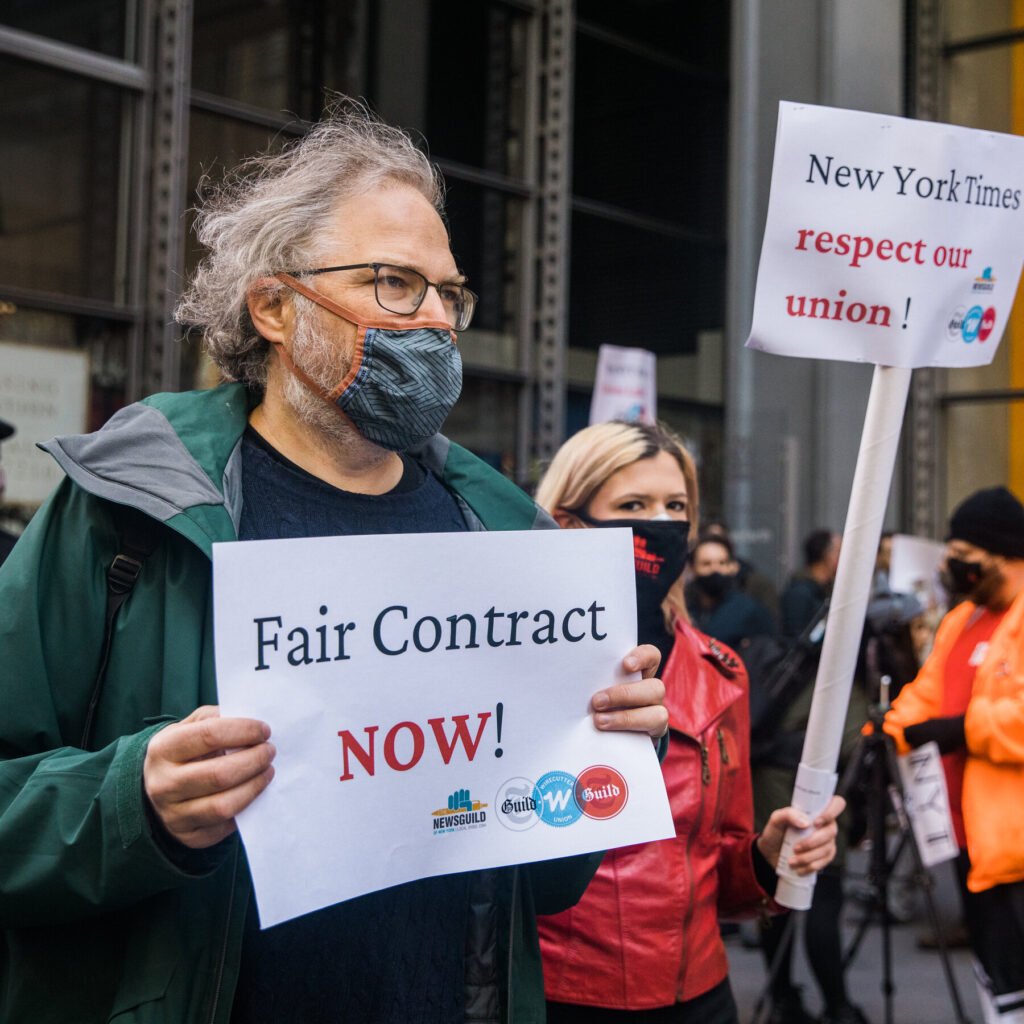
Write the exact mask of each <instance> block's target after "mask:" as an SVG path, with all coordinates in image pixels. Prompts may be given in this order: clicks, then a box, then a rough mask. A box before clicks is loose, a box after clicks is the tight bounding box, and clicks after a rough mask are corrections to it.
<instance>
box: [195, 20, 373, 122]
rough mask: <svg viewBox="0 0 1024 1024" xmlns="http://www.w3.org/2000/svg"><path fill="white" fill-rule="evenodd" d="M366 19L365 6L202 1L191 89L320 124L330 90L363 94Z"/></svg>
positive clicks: (196, 23) (196, 24)
mask: <svg viewBox="0 0 1024 1024" xmlns="http://www.w3.org/2000/svg"><path fill="white" fill-rule="evenodd" d="M367 12H368V5H367V4H366V3H365V2H360V0H349V2H337V3H330V4H327V3H323V2H322V0H292V2H290V3H263V4H258V5H254V4H253V3H252V2H251V0H201V2H199V3H197V4H196V5H195V15H194V18H195V21H194V29H193V38H194V44H193V51H192V86H193V88H195V89H199V90H202V91H203V92H208V93H212V94H214V95H216V96H220V97H224V98H226V99H231V100H236V101H239V102H241V103H246V104H249V105H251V106H253V107H260V108H263V109H265V110H268V111H272V112H274V113H282V112H284V111H289V112H291V113H293V114H295V115H296V116H297V117H299V118H305V119H314V118H316V117H317V116H318V115H319V113H320V111H321V109H322V104H323V101H324V91H325V90H332V91H336V92H343V93H345V94H347V95H358V94H360V92H361V91H362V90H361V83H362V79H363V74H362V60H363V59H365V47H366V32H367V18H368V13H367Z"/></svg>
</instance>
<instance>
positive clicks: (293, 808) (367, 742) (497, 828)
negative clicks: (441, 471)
mask: <svg viewBox="0 0 1024 1024" xmlns="http://www.w3.org/2000/svg"><path fill="white" fill-rule="evenodd" d="M213 563H214V616H215V632H216V663H217V685H218V691H219V701H220V707H221V714H222V715H225V716H242V717H253V718H258V719H261V720H263V721H266V722H267V723H268V724H269V725H270V727H271V731H272V737H271V740H272V742H273V743H274V745H275V746H276V747H277V757H276V759H275V762H274V765H275V769H276V774H275V777H274V779H273V781H272V782H271V784H270V786H269V787H268V788H267V789H266V790H265V791H264V793H262V794H261V795H260V797H258V798H257V800H256V801H255V802H254V803H253V804H252V805H251V806H250V807H249V808H247V809H246V810H245V811H244V812H243V813H242V814H241V815H240V816H239V819H238V823H239V829H240V831H241V834H242V839H243V841H244V843H245V847H246V854H247V857H248V860H249V865H250V868H251V871H252V877H253V882H254V886H255V891H256V899H257V904H258V907H259V915H260V923H261V926H262V927H264V928H266V927H269V926H270V925H273V924H277V923H279V922H281V921H285V920H288V919H289V918H292V917H296V916H298V915H300V914H304V913H307V912H309V911H312V910H316V909H319V908H321V907H324V906H328V905H330V904H333V903H337V902H340V901H342V900H347V899H350V898H352V897H355V896H359V895H362V894H364V893H367V892H373V891H376V890H379V889H383V888H387V887H389V886H392V885H397V884H399V883H402V882H407V881H411V880H414V879H417V878H424V877H429V876H433V875H439V874H448V873H451V872H457V871H467V870H472V869H476V868H485V867H496V866H501V865H506V864H516V863H526V862H530V861H536V860H543V859H546V858H551V857H563V856H567V855H570V854H576V853H585V852H590V851H594V850H603V849H607V848H610V847H615V846H622V845H627V844H632V843H639V842H647V841H650V840H656V839H664V838H667V837H668V836H671V835H672V834H673V827H672V821H671V816H670V813H669V809H668V801H667V797H666V795H665V786H664V782H663V779H662V775H661V770H660V768H659V766H658V762H657V757H656V755H655V751H654V748H653V745H652V744H651V741H650V739H649V738H648V737H647V736H646V735H638V734H625V733H602V732H599V731H598V730H597V729H596V728H595V727H594V725H593V721H592V719H591V715H590V712H589V703H590V698H591V696H592V695H593V694H594V693H595V692H596V691H597V690H599V689H602V688H603V687H605V686H609V685H611V684H612V683H615V682H625V681H627V679H628V678H629V677H627V676H625V675H624V674H623V671H622V658H623V657H624V656H625V654H626V653H627V652H628V651H629V649H630V648H631V647H633V646H634V645H635V642H636V604H635V602H636V598H635V583H634V569H633V544H632V533H631V531H629V530H628V529H609V530H567V531H558V530H552V531H527V532H509V533H466V534H405V535H388V536H373V537H329V538H313V539H307V540H273V541H252V542H235V543H230V544H217V545H215V546H214V553H213Z"/></svg>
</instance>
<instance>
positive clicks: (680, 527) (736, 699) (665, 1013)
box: [536, 422, 844, 1024]
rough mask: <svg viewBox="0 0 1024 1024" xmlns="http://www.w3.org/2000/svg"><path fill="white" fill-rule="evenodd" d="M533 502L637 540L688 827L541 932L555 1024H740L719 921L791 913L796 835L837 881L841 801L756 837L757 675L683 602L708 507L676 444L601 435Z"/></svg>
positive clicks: (546, 922)
mask: <svg viewBox="0 0 1024 1024" xmlns="http://www.w3.org/2000/svg"><path fill="white" fill-rule="evenodd" d="M536 499H537V502H538V504H539V505H540V506H541V507H542V508H545V509H547V510H548V511H549V512H551V514H552V515H553V516H554V518H555V519H556V520H557V521H558V523H559V525H560V526H562V527H565V528H578V527H602V526H629V527H631V528H632V530H633V549H634V554H635V559H636V586H637V632H638V635H639V637H640V640H641V642H644V643H652V644H654V645H655V646H657V647H658V648H659V649H660V650H661V653H662V667H663V670H664V671H663V673H662V680H663V682H664V684H665V690H666V693H665V707H666V708H667V709H668V712H669V730H670V741H669V744H668V752H667V754H666V756H665V760H664V762H663V764H662V769H663V772H664V776H665V785H666V788H667V791H668V798H669V805H670V807H671V809H672V815H673V818H674V821H675V826H676V835H675V837H674V838H672V839H668V840H665V841H662V842H657V843H647V844H643V845H637V846H629V847H625V848H623V849H618V850H612V851H611V852H609V853H607V854H605V857H604V860H603V862H602V864H601V867H600V868H599V869H598V871H597V874H596V875H595V876H594V878H593V880H592V881H591V883H590V885H589V886H588V888H587V891H586V892H585V893H584V895H583V898H582V900H581V901H580V902H579V904H578V905H577V906H576V907H574V908H573V909H572V910H569V911H566V912H564V913H561V914H557V915H552V916H549V917H543V916H542V917H539V918H538V931H539V934H540V941H541V952H542V955H543V962H544V990H545V995H546V997H547V1019H548V1024H577V1022H580V1024H581V1022H586V1024H611V1022H616V1021H626V1020H629V1021H634V1020H643V1021H645V1022H655V1021H658V1022H662V1021H664V1022H669V1021H671V1022H673V1024H736V1022H737V1011H736V1005H735V1001H734V999H733V995H732V991H731V989H730V986H729V978H728V971H729V965H728V962H727V960H726V952H725V947H724V945H723V942H722V939H721V935H720V932H719V927H718V919H719V917H720V916H721V917H731V918H737V917H743V916H753V915H755V914H757V913H758V912H759V911H761V910H770V911H777V910H779V909H780V908H779V907H778V906H777V905H776V904H774V903H773V902H772V899H771V896H772V894H773V893H774V890H775V881H776V877H775V874H774V868H775V865H776V864H777V863H778V859H779V854H780V851H781V846H782V839H783V835H784V833H785V830H786V828H787V827H788V826H794V827H797V828H804V827H808V826H813V827H810V828H809V831H808V835H807V836H806V837H804V838H803V839H801V840H800V842H799V843H797V845H796V846H795V847H794V857H793V858H792V859H791V860H790V864H791V865H792V866H793V867H794V868H795V869H796V870H797V871H798V872H799V873H801V874H806V873H808V872H811V871H817V870H820V869H821V868H823V867H824V866H825V865H827V864H828V863H829V862H830V861H831V860H832V858H833V857H834V856H835V836H836V823H835V819H836V816H837V815H838V814H839V813H840V811H841V810H842V808H843V806H844V804H843V801H842V798H840V797H835V798H833V800H832V802H831V803H830V804H829V806H828V807H827V808H826V809H825V811H823V812H822V814H821V815H819V816H818V817H817V818H816V819H815V821H814V822H813V823H812V822H810V821H808V820H807V819H806V818H805V817H804V816H803V815H802V814H800V813H799V812H798V811H797V810H796V809H795V808H792V807H787V808H782V809H781V810H776V811H774V812H773V813H772V815H771V816H770V817H769V819H768V821H767V823H766V825H765V828H764V831H763V832H762V833H760V834H758V833H756V832H755V831H754V828H753V798H752V795H751V785H750V759H749V733H750V716H749V711H748V707H747V673H746V670H745V669H744V667H743V663H742V662H741V661H740V659H739V658H738V657H737V656H736V654H735V653H733V651H731V650H730V649H729V648H728V647H726V646H725V645H724V644H722V643H719V642H718V641H716V640H713V639H711V638H710V637H708V636H706V635H705V634H703V633H701V632H700V631H699V630H697V629H695V628H694V627H693V626H691V625H690V623H689V620H688V617H687V614H686V606H685V604H684V602H683V588H682V574H683V569H684V567H685V565H686V558H687V551H688V536H689V531H690V530H691V529H693V530H694V531H695V530H696V526H697V507H698V501H697V474H696V469H695V467H694V463H693V459H692V458H691V456H690V454H689V452H687V451H686V449H685V448H684V447H683V445H682V443H681V442H680V441H679V439H678V438H676V437H674V436H673V435H672V434H670V433H668V432H667V431H665V430H663V429H661V428H660V427H655V426H648V425H643V424H638V423H621V422H611V423H602V424H597V425H594V426H591V427H588V428H586V429H585V430H582V431H580V432H579V433H578V434H576V435H574V436H573V437H572V438H570V439H569V440H568V441H567V442H566V443H565V444H564V445H562V447H561V448H560V449H559V451H558V453H557V454H556V455H555V457H554V459H553V460H552V462H551V466H550V467H549V469H548V471H547V473H546V474H545V476H544V478H543V480H542V481H541V483H540V485H539V486H538V489H537V495H536Z"/></svg>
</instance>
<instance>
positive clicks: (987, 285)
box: [971, 267, 996, 292]
mask: <svg viewBox="0 0 1024 1024" xmlns="http://www.w3.org/2000/svg"><path fill="white" fill-rule="evenodd" d="M995 287H996V279H995V278H994V277H993V276H992V268H991V267H986V268H985V269H984V270H983V271H982V272H981V277H976V278H975V279H974V284H973V285H971V291H973V292H991V291H994V290H995Z"/></svg>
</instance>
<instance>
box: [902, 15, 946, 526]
mask: <svg viewBox="0 0 1024 1024" xmlns="http://www.w3.org/2000/svg"><path fill="white" fill-rule="evenodd" d="M908 6H909V9H910V11H911V17H912V19H913V20H912V23H911V25H910V33H909V34H910V44H911V47H912V51H911V55H910V71H911V74H912V75H913V83H912V89H910V90H908V93H909V95H910V97H911V103H912V104H913V108H912V109H911V110H910V114H911V116H913V117H916V118H918V119H920V120H924V121H935V120H937V119H938V117H939V89H940V75H941V60H942V32H941V23H940V3H939V0H916V2H911V4H910V5H908ZM941 373H943V371H942V370H936V369H930V368H928V369H918V370H915V371H914V377H913V381H912V383H911V391H910V411H909V422H908V424H907V426H908V427H909V434H910V437H909V441H910V443H909V444H908V445H907V455H906V463H907V469H906V471H907V478H908V481H909V484H910V486H909V488H908V493H909V497H910V500H909V506H910V507H909V519H910V522H909V523H908V524H907V527H908V528H909V530H910V532H911V533H913V534H916V535H917V536H921V537H934V536H936V535H937V531H938V529H939V522H940V517H941V515H942V513H941V511H940V501H939V487H940V475H941V474H940V472H939V460H938V451H939V429H940V424H939V386H940V377H939V375H940V374H941Z"/></svg>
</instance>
